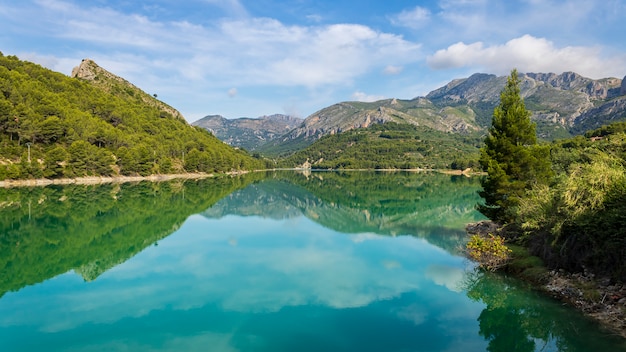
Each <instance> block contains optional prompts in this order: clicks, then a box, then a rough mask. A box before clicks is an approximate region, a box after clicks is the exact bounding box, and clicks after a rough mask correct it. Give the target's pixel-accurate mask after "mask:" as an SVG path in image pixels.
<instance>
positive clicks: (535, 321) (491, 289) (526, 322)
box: [465, 270, 622, 352]
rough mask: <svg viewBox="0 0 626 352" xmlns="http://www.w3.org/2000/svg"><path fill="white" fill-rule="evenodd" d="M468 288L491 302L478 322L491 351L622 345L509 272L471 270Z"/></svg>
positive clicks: (471, 294) (474, 295)
mask: <svg viewBox="0 0 626 352" xmlns="http://www.w3.org/2000/svg"><path fill="white" fill-rule="evenodd" d="M465 289H466V292H467V295H468V297H469V298H470V299H472V300H475V301H482V302H483V303H484V304H485V305H486V308H485V309H484V310H483V311H482V312H481V314H480V316H479V317H478V322H479V334H480V335H481V336H483V337H484V338H485V339H486V340H487V341H489V345H488V347H487V350H488V351H492V352H500V351H507V352H509V351H520V352H521V351H591V350H597V351H604V350H615V348H616V346H617V344H620V345H621V344H622V343H621V342H619V341H617V340H616V339H614V338H613V337H611V336H608V335H604V334H602V333H601V332H599V331H598V329H597V328H596V327H593V328H591V329H590V327H592V325H594V324H593V323H591V322H590V321H587V320H586V319H583V318H582V317H581V316H580V314H578V312H575V311H573V310H571V309H567V308H565V307H562V306H561V305H560V304H558V302H554V301H552V300H550V299H548V298H547V297H543V296H541V295H540V294H539V293H536V292H532V291H529V289H528V287H525V286H523V285H521V284H520V283H518V282H515V281H513V280H511V279H509V278H507V277H505V276H502V275H499V274H494V273H489V272H483V271H478V270H476V271H473V272H470V273H468V274H467V276H466V280H465ZM605 348H606V349H605Z"/></svg>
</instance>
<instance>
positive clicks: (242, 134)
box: [192, 114, 303, 150]
mask: <svg viewBox="0 0 626 352" xmlns="http://www.w3.org/2000/svg"><path fill="white" fill-rule="evenodd" d="M302 121H303V119H301V118H297V117H293V116H288V115H281V114H276V115H270V116H261V117H259V118H247V117H243V118H238V119H227V118H225V117H223V116H221V115H209V116H205V117H203V118H201V119H200V120H198V121H196V122H194V123H192V125H194V126H199V127H202V128H204V129H206V130H209V131H210V132H211V133H213V135H214V136H216V137H217V138H219V139H221V140H222V141H224V142H226V143H228V144H230V145H232V146H235V147H242V148H245V149H247V150H255V149H257V148H258V147H259V146H261V145H263V144H265V143H267V142H268V141H271V140H274V139H276V138H278V137H280V136H282V135H284V134H285V133H287V132H289V131H291V130H292V129H294V128H296V127H297V126H299V125H300V124H302Z"/></svg>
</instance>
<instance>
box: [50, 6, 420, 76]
mask: <svg viewBox="0 0 626 352" xmlns="http://www.w3.org/2000/svg"><path fill="white" fill-rule="evenodd" d="M211 2H212V3H215V1H211ZM230 3H236V2H226V4H230ZM40 4H41V5H42V9H41V10H42V17H43V18H42V19H41V21H40V22H42V23H40V24H39V25H40V26H42V28H41V30H42V32H43V27H45V26H47V27H49V28H50V29H49V30H47V33H52V35H53V36H55V37H61V38H65V39H66V40H67V39H69V40H72V41H75V42H77V43H79V45H83V44H84V45H86V46H87V45H88V46H94V45H96V46H97V49H95V51H97V52H98V53H97V56H99V57H104V58H106V59H108V60H115V57H116V56H119V54H120V53H121V52H125V53H127V54H126V55H128V53H129V52H141V53H142V54H141V55H137V57H136V58H135V59H136V60H138V61H136V62H137V63H138V64H140V65H141V66H142V67H145V68H146V70H151V69H154V71H160V72H163V71H164V70H169V71H170V73H171V74H172V75H176V76H179V75H182V77H184V78H186V79H190V80H196V81H197V80H201V81H202V80H203V81H211V82H218V83H222V84H227V85H228V86H231V87H232V86H234V85H241V84H246V85H282V86H307V87H316V86H322V85H328V84H349V83H350V82H351V81H352V80H354V79H355V78H356V77H358V76H360V75H363V74H365V73H368V72H370V71H371V70H372V69H375V68H376V67H381V66H383V65H384V64H385V63H386V62H387V61H389V53H393V54H394V55H393V58H392V60H393V61H394V62H393V63H391V64H392V65H400V64H403V63H406V62H409V61H413V60H414V59H415V58H416V57H418V52H419V47H420V46H419V45H418V44H416V43H413V42H409V41H407V40H405V39H403V38H402V37H401V36H399V35H394V34H388V33H383V32H378V31H375V30H373V29H372V28H370V27H367V26H364V25H357V24H335V25H315V26H303V25H291V26H289V25H285V24H283V23H281V22H279V21H277V20H275V19H270V18H247V17H246V18H239V19H222V20H221V21H218V22H217V23H214V24H211V25H199V24H194V23H189V22H185V21H179V22H157V21H152V20H151V19H149V18H146V17H144V16H140V15H133V14H123V13H119V12H116V11H114V10H112V9H109V8H97V7H90V8H87V7H85V8H79V7H77V6H75V5H70V4H67V3H64V2H60V1H53V0H45V1H42V2H40ZM58 18H64V19H65V20H64V21H62V22H59V21H57V19H58ZM93 56H96V55H93ZM155 58H158V59H155ZM96 62H98V61H97V60H96ZM116 73H117V74H120V75H124V74H126V72H116ZM128 74H129V76H125V77H130V78H132V77H133V73H132V72H128ZM137 76H140V75H137ZM140 79H141V78H140Z"/></svg>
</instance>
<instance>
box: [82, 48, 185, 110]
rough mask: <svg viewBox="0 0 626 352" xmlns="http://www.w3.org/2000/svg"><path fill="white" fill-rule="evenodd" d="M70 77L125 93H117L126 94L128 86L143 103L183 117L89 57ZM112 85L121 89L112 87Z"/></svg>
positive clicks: (111, 90) (110, 91) (107, 89)
mask: <svg viewBox="0 0 626 352" xmlns="http://www.w3.org/2000/svg"><path fill="white" fill-rule="evenodd" d="M70 77H72V78H78V79H83V80H86V81H89V82H91V83H92V84H94V85H97V86H99V87H101V88H103V89H104V90H106V91H108V92H109V93H113V92H115V91H121V92H126V93H117V94H128V93H127V90H128V88H130V90H131V91H133V92H134V93H133V94H134V95H136V96H140V97H141V99H142V100H143V101H144V103H146V104H148V105H151V106H154V107H157V108H158V109H159V110H161V111H163V112H166V113H168V114H170V115H172V116H174V117H176V118H179V119H181V120H184V119H185V118H184V117H183V115H182V114H181V113H180V112H179V111H178V110H176V109H174V108H173V107H171V106H169V105H167V104H165V103H164V102H162V101H160V100H158V99H156V95H155V96H152V95H150V94H148V93H146V92H144V91H143V90H141V89H139V88H138V87H137V86H135V85H133V84H132V83H130V82H128V81H127V80H125V79H123V78H122V77H119V76H117V75H114V74H113V73H111V72H109V71H107V70H105V69H103V68H102V67H100V66H98V64H96V62H95V61H93V60H91V59H83V60H82V61H81V63H80V64H79V65H78V66H76V67H74V68H73V69H72V74H71V75H70ZM114 87H118V88H122V89H113V88H114ZM124 88H126V89H124Z"/></svg>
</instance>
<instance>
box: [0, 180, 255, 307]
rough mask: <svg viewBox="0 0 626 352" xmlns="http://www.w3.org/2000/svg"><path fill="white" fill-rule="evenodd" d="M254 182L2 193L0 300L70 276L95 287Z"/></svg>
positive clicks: (165, 184)
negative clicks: (107, 274)
mask: <svg viewBox="0 0 626 352" xmlns="http://www.w3.org/2000/svg"><path fill="white" fill-rule="evenodd" d="M254 177H257V178H258V177H260V175H256V176H255V175H251V176H246V177H237V178H220V179H210V180H201V181H184V182H183V181H174V182H164V183H149V182H144V183H139V184H121V185H119V184H116V185H99V186H77V185H71V186H64V187H60V186H51V187H35V188H16V189H0V210H1V211H0V297H1V296H2V295H4V293H5V292H7V291H14V290H18V289H20V288H22V287H24V286H27V285H32V284H35V283H38V282H42V281H44V280H46V279H48V278H51V277H54V276H57V275H60V274H63V273H66V272H68V271H70V270H74V271H75V272H77V273H78V274H80V275H82V276H83V278H84V279H85V280H93V279H95V278H96V277H98V276H99V275H100V274H102V273H103V272H105V271H106V270H108V269H110V268H112V267H113V266H115V265H117V264H119V263H122V262H124V261H126V260H128V259H129V258H131V257H133V256H134V255H135V254H137V253H139V252H140V251H142V250H143V249H144V248H146V247H148V246H150V245H153V244H156V242H157V241H158V240H160V239H162V238H164V237H167V236H168V235H170V234H171V233H173V232H174V231H176V230H177V229H178V227H179V226H180V225H181V224H182V223H183V222H184V221H185V219H186V218H187V217H189V215H192V214H197V213H199V212H201V211H203V210H205V209H207V208H208V207H210V206H211V205H213V204H214V203H215V202H216V201H217V200H219V199H221V198H223V197H224V196H225V195H227V194H229V193H231V192H232V191H234V190H236V189H238V188H242V187H245V186H246V185H247V184H249V183H250V182H252V181H254V179H253V178H254Z"/></svg>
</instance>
